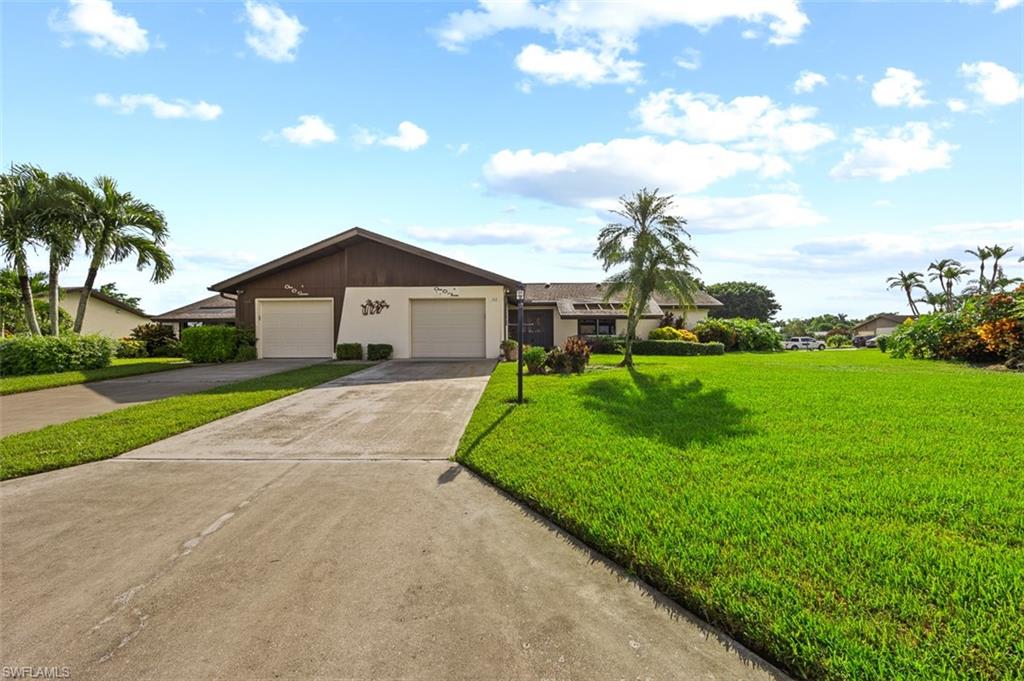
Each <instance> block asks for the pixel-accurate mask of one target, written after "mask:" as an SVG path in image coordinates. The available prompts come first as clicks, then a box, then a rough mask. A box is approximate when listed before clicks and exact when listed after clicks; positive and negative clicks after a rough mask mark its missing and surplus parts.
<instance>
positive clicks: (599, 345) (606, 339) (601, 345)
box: [587, 336, 626, 355]
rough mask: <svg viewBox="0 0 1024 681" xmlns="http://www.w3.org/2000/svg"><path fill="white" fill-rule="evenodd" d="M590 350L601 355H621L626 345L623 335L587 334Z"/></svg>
mask: <svg viewBox="0 0 1024 681" xmlns="http://www.w3.org/2000/svg"><path fill="white" fill-rule="evenodd" d="M587 342H588V343H590V351H591V352H592V353H595V354H601V355H621V354H622V353H623V351H624V350H625V347H626V339H625V338H623V337H622V336H587Z"/></svg>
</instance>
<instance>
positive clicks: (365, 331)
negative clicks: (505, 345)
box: [338, 286, 505, 359]
mask: <svg viewBox="0 0 1024 681" xmlns="http://www.w3.org/2000/svg"><path fill="white" fill-rule="evenodd" d="M442 288H443V289H445V290H447V291H448V292H449V293H454V294H455V295H449V293H445V292H444V291H442V290H439V289H442ZM449 298H462V299H482V300H483V301H484V316H485V319H484V331H485V346H484V347H485V350H486V353H487V356H488V357H498V356H499V354H500V352H501V351H500V348H499V346H500V344H501V340H502V338H504V337H505V289H504V287H502V286H444V287H434V286H359V287H352V286H350V287H348V288H346V289H345V303H344V305H343V306H342V311H341V323H340V324H339V325H338V342H339V343H362V344H363V345H366V344H367V343H389V344H390V345H391V346H392V347H393V348H394V357H395V358H396V359H408V358H409V357H411V356H412V306H411V304H410V301H412V300H436V299H449ZM367 299H369V300H385V301H387V303H388V305H389V307H388V308H387V309H385V310H383V311H382V312H381V313H380V314H375V315H363V310H362V307H361V305H362V304H363V302H365V301H366V300H367Z"/></svg>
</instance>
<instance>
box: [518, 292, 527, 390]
mask: <svg viewBox="0 0 1024 681" xmlns="http://www.w3.org/2000/svg"><path fill="white" fill-rule="evenodd" d="M525 298H526V291H525V290H524V289H523V287H522V286H520V287H519V288H517V289H516V346H517V349H516V351H517V353H518V355H519V375H518V384H519V392H518V393H517V396H516V403H517V404H522V403H523V301H524V299H525Z"/></svg>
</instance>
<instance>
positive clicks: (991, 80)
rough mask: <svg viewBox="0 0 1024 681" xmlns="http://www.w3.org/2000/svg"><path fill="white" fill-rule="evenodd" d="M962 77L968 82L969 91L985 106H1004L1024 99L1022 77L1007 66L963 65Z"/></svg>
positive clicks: (992, 63) (961, 69)
mask: <svg viewBox="0 0 1024 681" xmlns="http://www.w3.org/2000/svg"><path fill="white" fill-rule="evenodd" d="M960 75H961V76H963V77H964V78H966V79H967V80H968V84H967V89H968V90H970V91H971V92H973V93H975V94H976V95H978V97H979V98H980V99H981V101H983V102H984V103H985V104H993V105H995V106H1003V105H1005V104H1012V103H1013V102H1016V101H1017V100H1018V99H1021V98H1024V85H1021V80H1020V76H1019V75H1018V74H1016V73H1014V72H1013V71H1011V70H1010V69H1008V68H1006V67H1005V66H1000V65H999V64H996V63H994V62H990V61H979V62H974V63H973V64H961V65H960Z"/></svg>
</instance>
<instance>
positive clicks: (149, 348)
mask: <svg viewBox="0 0 1024 681" xmlns="http://www.w3.org/2000/svg"><path fill="white" fill-rule="evenodd" d="M128 338H130V339H131V340H136V341H142V342H143V343H144V344H145V345H146V355H148V356H149V357H177V356H178V355H177V352H175V354H167V352H168V351H167V350H166V349H164V348H165V346H173V347H174V349H175V350H176V351H177V350H180V348H179V347H178V339H177V338H175V337H174V329H172V328H171V327H169V326H167V325H165V324H140V325H138V326H136V327H135V328H134V329H132V332H131V333H130V334H129V335H128Z"/></svg>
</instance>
